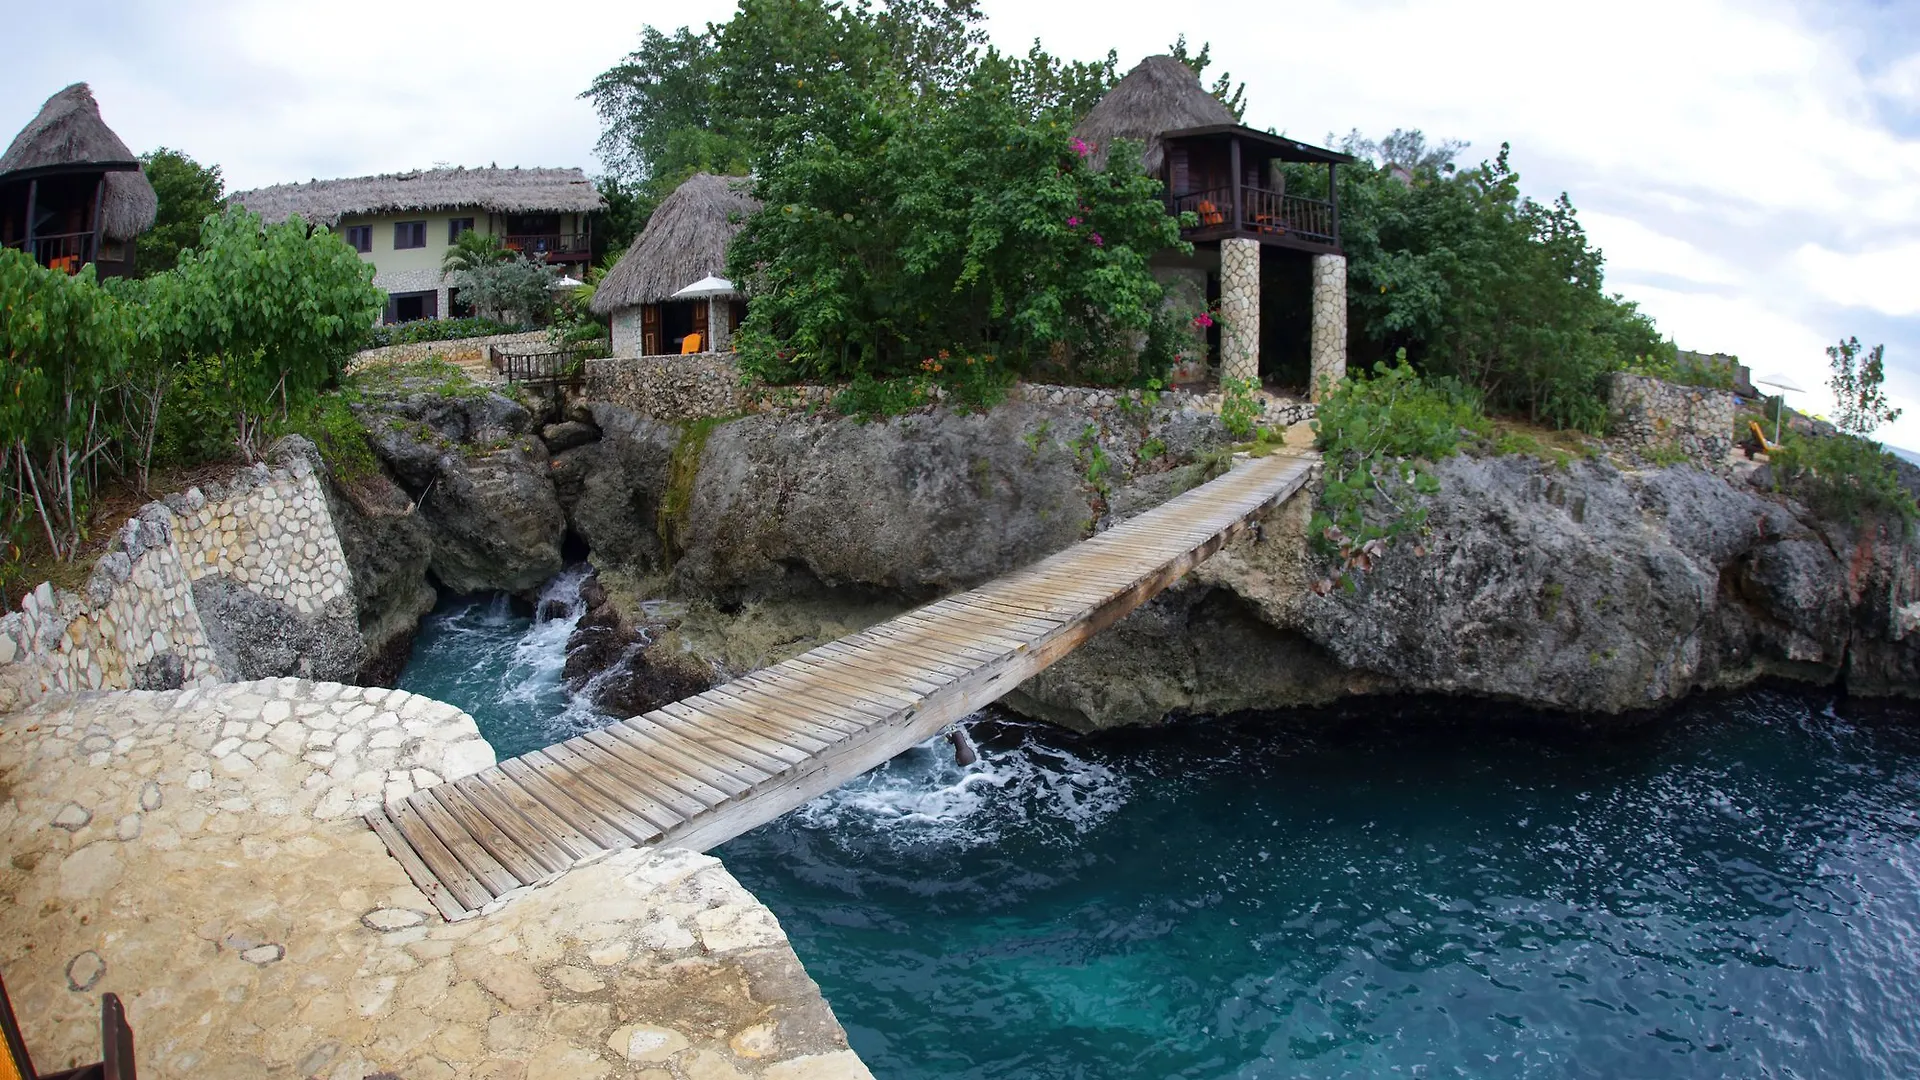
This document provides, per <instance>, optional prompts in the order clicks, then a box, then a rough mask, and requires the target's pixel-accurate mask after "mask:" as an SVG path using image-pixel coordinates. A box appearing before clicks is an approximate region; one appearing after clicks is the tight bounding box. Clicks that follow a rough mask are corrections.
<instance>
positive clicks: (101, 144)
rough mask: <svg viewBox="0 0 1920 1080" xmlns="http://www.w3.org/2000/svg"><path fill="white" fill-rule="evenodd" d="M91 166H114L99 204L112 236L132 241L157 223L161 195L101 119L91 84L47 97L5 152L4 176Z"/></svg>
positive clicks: (1, 160)
mask: <svg viewBox="0 0 1920 1080" xmlns="http://www.w3.org/2000/svg"><path fill="white" fill-rule="evenodd" d="M88 168H100V169H109V170H113V171H110V172H108V173H107V190H106V194H105V197H104V199H103V200H102V203H101V208H100V217H101V222H102V230H103V231H104V232H105V233H106V235H107V237H108V238H109V239H113V240H131V239H133V238H134V237H135V236H138V235H140V234H141V233H143V232H146V231H147V230H148V229H150V228H152V227H153V218H154V215H155V214H156V213H158V212H159V210H160V198H159V196H157V195H155V194H154V192H153V185H152V184H149V183H147V178H146V176H145V174H143V173H142V172H141V171H140V159H139V158H137V157H135V156H134V153H133V151H131V150H129V149H127V144H126V143H124V142H121V141H120V136H118V135H115V134H114V133H113V129H112V128H110V127H108V126H107V124H106V121H104V120H102V119H100V104H99V102H97V101H95V100H93V91H92V90H89V89H88V88H87V84H86V83H74V84H73V85H72V86H69V87H67V88H66V89H65V90H62V91H60V92H59V93H57V94H55V95H53V96H52V97H50V98H48V99H47V103H46V104H45V105H43V106H41V107H40V113H39V115H37V116H35V117H34V118H33V119H32V121H30V122H29V123H28V124H27V126H26V127H24V128H21V129H20V134H18V135H16V136H14V137H13V144H12V145H10V146H8V147H7V152H6V153H5V154H4V155H0V180H7V179H9V178H11V177H12V176H13V174H20V177H21V178H25V177H27V176H31V175H37V174H44V173H54V172H62V171H68V170H74V169H88Z"/></svg>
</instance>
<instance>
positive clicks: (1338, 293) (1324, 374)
mask: <svg viewBox="0 0 1920 1080" xmlns="http://www.w3.org/2000/svg"><path fill="white" fill-rule="evenodd" d="M1308 352H1309V356H1310V361H1309V362H1310V363H1311V365H1312V368H1311V372H1312V373H1311V375H1310V376H1309V378H1311V379H1312V380H1313V383H1312V388H1311V391H1310V393H1311V395H1312V397H1313V400H1315V401H1319V400H1320V397H1321V393H1322V391H1321V389H1320V388H1321V387H1322V386H1323V385H1324V386H1331V385H1332V384H1334V383H1337V382H1339V381H1340V380H1341V379H1344V378H1346V377H1347V257H1346V256H1345V255H1315V256H1314V257H1313V327H1312V329H1311V331H1310V332H1309V334H1308Z"/></svg>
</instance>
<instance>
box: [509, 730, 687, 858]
mask: <svg viewBox="0 0 1920 1080" xmlns="http://www.w3.org/2000/svg"><path fill="white" fill-rule="evenodd" d="M535 758H536V755H534V754H528V755H526V756H524V757H517V758H509V759H508V760H506V761H503V762H501V763H500V771H501V772H503V773H506V774H507V779H509V780H512V781H513V782H514V783H516V784H518V785H520V788H521V790H523V791H525V792H526V793H527V794H528V795H531V796H533V797H534V798H535V799H537V800H539V802H540V805H542V806H544V807H546V808H547V809H548V810H549V811H551V812H552V813H553V814H554V816H556V817H558V818H560V819H561V820H563V821H565V822H566V823H567V824H569V825H572V826H573V827H574V828H575V829H577V830H579V832H580V833H581V835H583V836H585V837H586V838H587V839H589V840H592V841H593V842H594V843H595V844H598V845H599V846H600V847H601V848H602V849H604V850H606V851H619V850H621V849H622V848H628V847H632V846H633V845H634V844H636V843H641V844H645V843H651V842H652V841H654V840H656V839H658V838H659V836H660V827H659V826H657V825H655V824H653V823H652V822H650V821H647V820H646V819H645V818H642V817H641V816H640V815H638V814H635V813H633V812H631V811H629V810H626V809H624V808H621V807H615V808H614V809H615V810H617V811H618V814H619V816H618V817H617V818H615V817H608V816H606V815H603V814H601V813H600V812H599V811H598V810H596V809H595V808H594V807H593V806H591V805H588V804H586V803H583V802H581V801H580V800H579V799H576V798H574V797H573V794H572V793H571V792H570V791H568V790H567V788H566V787H563V786H561V785H559V784H556V783H554V782H553V779H552V777H551V776H549V775H548V774H549V773H556V774H564V773H565V772H566V770H565V769H562V768H560V766H559V765H556V764H554V763H553V762H552V761H549V760H547V759H546V757H545V756H544V755H539V756H538V760H537V761H536V760H535ZM555 835H556V836H557V835H558V834H557V833H556V834H555ZM642 837H644V838H645V839H641V838H642Z"/></svg>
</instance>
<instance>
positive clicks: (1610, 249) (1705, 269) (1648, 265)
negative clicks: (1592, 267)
mask: <svg viewBox="0 0 1920 1080" xmlns="http://www.w3.org/2000/svg"><path fill="white" fill-rule="evenodd" d="M1580 220H1581V222H1582V224H1584V225H1585V226H1586V230H1587V237H1588V239H1589V240H1591V241H1592V242H1593V244H1594V245H1595V246H1596V247H1599V248H1600V249H1601V251H1602V252H1603V253H1604V254H1605V255H1606V259H1607V277H1608V281H1609V282H1612V283H1613V284H1614V285H1615V286H1618V284H1619V283H1620V280H1621V279H1622V278H1623V277H1632V276H1637V275H1642V274H1653V275H1659V276H1662V277H1674V278H1680V279H1683V280H1686V281H1692V282H1698V283H1700V284H1702V285H1731V284H1735V283H1738V282H1740V281H1742V280H1743V279H1744V278H1745V277H1746V275H1745V274H1744V273H1743V272H1742V271H1741V270H1739V269H1737V268H1736V267H1734V265H1733V264H1732V263H1730V262H1728V261H1727V260H1725V259H1723V258H1721V257H1720V256H1718V255H1715V254H1712V253H1711V252H1707V251H1703V250H1702V249H1700V248H1699V247H1697V246H1695V245H1694V244H1691V243H1689V242H1687V241H1686V240H1682V239H1680V238H1679V237H1677V236H1672V235H1669V234H1667V233H1664V232H1659V231H1657V230H1655V229H1652V228H1649V227H1648V226H1646V225H1645V224H1643V223H1641V222H1639V221H1636V220H1634V219H1632V218H1625V217H1619V216H1617V215H1614V214H1602V213H1595V212H1593V211H1584V212H1582V213H1581V215H1580Z"/></svg>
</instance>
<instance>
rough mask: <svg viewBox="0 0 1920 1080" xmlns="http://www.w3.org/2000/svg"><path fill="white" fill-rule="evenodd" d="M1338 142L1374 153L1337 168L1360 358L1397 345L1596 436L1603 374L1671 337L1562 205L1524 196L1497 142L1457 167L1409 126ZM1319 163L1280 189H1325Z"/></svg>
mask: <svg viewBox="0 0 1920 1080" xmlns="http://www.w3.org/2000/svg"><path fill="white" fill-rule="evenodd" d="M1345 145H1346V146H1347V147H1348V148H1349V149H1351V150H1354V151H1356V152H1358V153H1363V154H1368V153H1370V154H1371V155H1372V156H1373V157H1374V160H1375V162H1377V164H1372V165H1370V164H1367V163H1362V164H1359V165H1355V166H1353V167H1350V168H1346V169H1342V170H1341V180H1340V184H1341V187H1340V232H1341V240H1342V243H1343V244H1344V246H1345V247H1346V249H1347V258H1348V268H1347V273H1348V277H1347V282H1348V296H1349V319H1350V325H1351V328H1352V334H1353V337H1352V342H1353V344H1352V347H1353V352H1354V355H1355V358H1356V360H1358V361H1360V362H1362V363H1364V362H1365V360H1366V359H1368V358H1373V357H1380V358H1384V357H1386V356H1390V355H1392V354H1393V353H1394V351H1395V350H1397V349H1402V348H1404V349H1405V350H1406V351H1407V353H1408V355H1409V356H1410V357H1411V358H1412V361H1413V363H1414V365H1415V366H1416V367H1417V368H1418V369H1419V370H1421V371H1423V372H1428V373H1432V374H1436V375H1449V376H1452V377H1455V378H1458V379H1459V380H1461V382H1463V383H1465V384H1466V385H1468V386H1470V387H1473V388H1474V389H1476V390H1478V391H1479V392H1480V394H1481V395H1482V397H1483V398H1484V400H1485V401H1486V403H1487V405H1488V406H1489V407H1492V408H1496V409H1499V410H1501V411H1504V412H1508V413H1511V414H1515V415H1520V416H1524V417H1526V418H1528V419H1529V420H1531V421H1533V422H1535V423H1544V424H1550V425H1552V426H1554V427H1561V428H1577V429H1580V430H1583V431H1588V432H1591V433H1595V434H1599V433H1600V432H1601V431H1602V430H1603V428H1604V425H1605V422H1606V407H1605V395H1604V388H1603V385H1602V376H1603V375H1604V374H1605V373H1606V372H1608V371H1610V370H1614V369H1617V368H1620V367H1622V366H1624V365H1626V364H1627V363H1629V362H1630V361H1633V360H1634V358H1636V357H1640V358H1651V359H1650V362H1652V363H1655V364H1658V363H1665V362H1671V361H1672V359H1673V356H1674V348H1673V346H1672V344H1671V343H1670V342H1666V341H1663V340H1662V339H1661V338H1660V336H1659V334H1658V333H1657V332H1656V331H1655V329H1654V327H1653V324H1652V322H1651V320H1649V319H1648V318H1647V317H1646V316H1644V315H1642V314H1641V313H1640V312H1639V311H1638V309H1637V308H1635V306H1634V305H1633V304H1631V303H1629V302H1627V301H1624V300H1622V299H1620V298H1619V297H1618V296H1610V295H1608V294H1607V293H1606V292H1605V290H1604V276H1603V273H1602V260H1601V253H1600V251H1599V250H1598V249H1597V248H1594V247H1593V246H1592V245H1591V244H1589V243H1588V241H1587V237H1586V232H1585V230H1584V229H1583V228H1582V227H1581V226H1580V222H1579V218H1578V216H1577V214H1576V213H1575V211H1574V208H1573V205H1572V203H1571V202H1570V201H1569V200H1568V198H1567V197H1566V196H1565V195H1564V194H1563V195H1561V196H1560V197H1559V198H1557V199H1555V200H1554V201H1553V202H1551V203H1539V202H1536V201H1534V200H1532V199H1529V198H1525V197H1522V196H1521V194H1520V188H1519V181H1520V177H1519V174H1518V173H1516V172H1514V171H1513V169H1512V167H1511V165H1510V164H1509V161H1508V150H1507V147H1505V146H1502V147H1501V150H1500V153H1499V155H1498V156H1497V157H1496V158H1495V159H1494V160H1493V161H1490V162H1484V163H1482V164H1481V165H1479V166H1477V167H1475V168H1470V169H1463V170H1456V169H1455V168H1454V167H1453V163H1452V161H1451V157H1452V155H1453V153H1455V152H1456V151H1457V150H1458V149H1459V144H1453V143H1443V144H1441V145H1440V146H1437V147H1429V146H1428V145H1427V144H1426V141H1425V138H1424V137H1423V136H1421V135H1420V133H1419V132H1395V133H1394V135H1393V136H1390V137H1389V138H1388V139H1387V140H1384V141H1382V142H1381V143H1369V142H1367V141H1366V140H1364V139H1360V138H1359V137H1358V136H1357V135H1355V136H1350V137H1349V138H1348V140H1347V141H1346V143H1345ZM1325 189H1326V180H1325V177H1324V173H1322V172H1319V171H1316V170H1310V169H1298V168H1293V167H1289V173H1288V191H1289V193H1297V194H1301V195H1313V196H1319V197H1324V194H1325Z"/></svg>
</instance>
